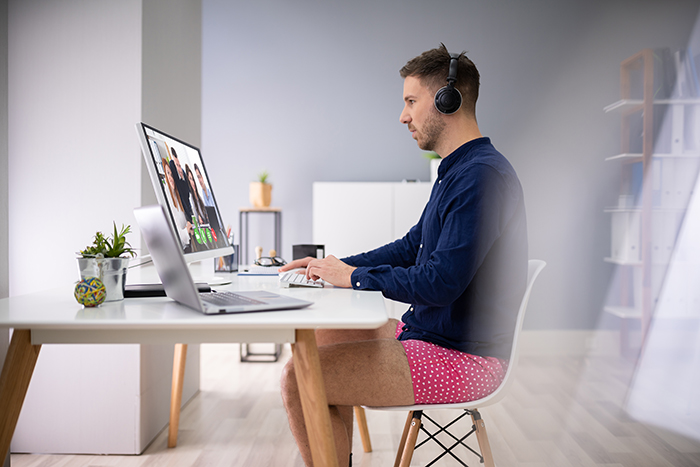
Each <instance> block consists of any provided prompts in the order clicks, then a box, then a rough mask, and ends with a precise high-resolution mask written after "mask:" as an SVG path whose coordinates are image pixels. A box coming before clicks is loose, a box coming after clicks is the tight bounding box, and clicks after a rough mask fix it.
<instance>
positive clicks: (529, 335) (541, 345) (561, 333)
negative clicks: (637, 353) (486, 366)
mask: <svg viewBox="0 0 700 467" xmlns="http://www.w3.org/2000/svg"><path fill="white" fill-rule="evenodd" d="M630 334H633V333H630ZM520 339H521V342H520V355H526V356H544V355H579V356H585V355H596V356H605V355H619V354H620V332H619V331H612V330H605V331H599V330H572V329H562V330H546V331H542V330H523V331H522V333H521V334H520Z"/></svg>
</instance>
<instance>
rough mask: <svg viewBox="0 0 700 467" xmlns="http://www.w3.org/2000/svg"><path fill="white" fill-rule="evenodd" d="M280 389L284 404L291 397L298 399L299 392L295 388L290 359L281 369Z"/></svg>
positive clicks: (292, 366) (292, 360)
mask: <svg viewBox="0 0 700 467" xmlns="http://www.w3.org/2000/svg"><path fill="white" fill-rule="evenodd" d="M280 388H281V390H282V398H283V399H284V402H285V404H286V403H287V401H288V400H289V399H290V398H292V397H298V394H299V390H298V387H297V377H296V373H295V372H294V359H293V358H290V359H289V361H288V362H287V364H286V365H284V368H283V369H282V375H281V377H280Z"/></svg>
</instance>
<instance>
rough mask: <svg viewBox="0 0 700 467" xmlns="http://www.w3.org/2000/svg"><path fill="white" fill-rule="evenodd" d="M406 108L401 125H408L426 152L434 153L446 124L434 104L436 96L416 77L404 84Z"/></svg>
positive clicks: (410, 77)
mask: <svg viewBox="0 0 700 467" xmlns="http://www.w3.org/2000/svg"><path fill="white" fill-rule="evenodd" d="M403 100H404V103H405V105H404V108H403V112H401V116H400V118H399V119H400V120H401V123H404V124H406V125H408V129H409V130H410V132H411V136H413V139H415V140H416V142H417V143H418V147H419V148H421V149H423V150H424V151H434V150H435V147H436V145H437V143H438V141H439V139H440V137H441V136H442V132H443V130H444V129H445V122H444V120H443V118H442V116H441V115H440V113H439V112H438V111H437V110H436V109H435V105H434V104H433V100H434V96H433V93H432V92H430V90H429V89H428V88H427V87H425V86H423V84H422V83H421V82H420V80H419V79H418V78H416V77H414V76H408V77H406V79H405V80H404V82H403Z"/></svg>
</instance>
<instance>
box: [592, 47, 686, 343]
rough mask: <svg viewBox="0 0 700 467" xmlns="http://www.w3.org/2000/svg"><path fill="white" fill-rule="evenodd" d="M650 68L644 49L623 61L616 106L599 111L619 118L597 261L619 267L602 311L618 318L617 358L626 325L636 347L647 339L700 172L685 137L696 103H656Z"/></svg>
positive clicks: (650, 60) (647, 51)
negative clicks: (606, 247)
mask: <svg viewBox="0 0 700 467" xmlns="http://www.w3.org/2000/svg"><path fill="white" fill-rule="evenodd" d="M656 60H657V63H656V65H658V64H659V63H658V57H657V58H656ZM654 61H655V57H654V52H653V51H652V50H651V49H645V50H642V51H641V52H639V53H637V54H635V55H633V56H632V57H630V58H628V59H626V60H624V61H623V62H622V64H621V65H620V93H621V100H619V101H617V102H615V103H613V104H610V105H609V106H607V107H605V108H604V111H605V112H615V113H620V114H621V118H622V125H621V133H622V134H621V136H622V144H621V152H620V154H617V155H613V156H610V157H608V158H606V159H605V160H606V161H608V162H614V163H619V164H622V167H621V168H622V170H621V173H622V177H621V183H620V193H619V194H620V196H619V198H618V200H617V206H612V207H609V208H607V209H605V212H607V213H610V215H611V216H612V222H611V224H612V232H611V254H610V256H609V257H607V258H605V259H604V261H606V262H609V263H613V264H616V265H618V266H619V268H620V275H619V281H618V284H617V286H618V289H619V290H617V300H616V301H614V303H610V304H608V305H607V306H605V307H604V311H605V312H607V313H610V314H612V315H614V316H617V317H619V318H621V329H620V346H621V352H622V353H628V352H629V350H630V345H629V324H630V323H631V322H632V321H638V322H640V323H641V342H642V343H643V342H644V340H645V338H646V335H647V332H648V329H649V323H650V321H651V319H652V316H653V314H654V308H655V306H656V302H657V301H658V296H659V291H660V285H661V282H662V279H663V276H664V274H665V271H666V267H667V266H668V262H669V260H670V257H671V254H672V252H673V247H674V243H675V235H676V234H677V232H678V228H679V226H680V223H681V221H682V219H683V215H684V213H685V208H686V207H687V203H688V200H689V198H690V196H691V194H692V189H693V186H694V181H695V177H696V175H697V171H698V167H699V166H700V164H699V162H700V157H698V156H699V155H700V141H696V140H695V135H696V134H699V133H700V132H698V131H687V130H695V129H696V128H697V125H698V123H700V112H699V110H700V99H697V98H689V99H686V98H679V99H676V98H666V96H662V98H658V99H655V93H656V92H658V91H659V90H660V89H661V85H660V84H659V85H656V86H655V84H654V78H655V76H654V72H655V63H654ZM658 72H659V68H658V67H657V73H658ZM640 78H641V79H640ZM635 83H636V84H639V83H641V94H642V98H641V99H639V98H638V96H633V93H634V92H637V93H639V90H640V89H639V88H636V89H633V87H634V84H635ZM656 97H659V96H656ZM655 113H656V115H655ZM655 117H656V120H655ZM691 125H692V128H691ZM689 135H690V136H689ZM640 143H641V144H640Z"/></svg>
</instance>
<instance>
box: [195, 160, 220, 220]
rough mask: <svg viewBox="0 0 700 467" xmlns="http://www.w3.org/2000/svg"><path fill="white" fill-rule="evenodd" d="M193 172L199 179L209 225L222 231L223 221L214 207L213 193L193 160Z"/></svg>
mask: <svg viewBox="0 0 700 467" xmlns="http://www.w3.org/2000/svg"><path fill="white" fill-rule="evenodd" d="M193 165H194V173H195V175H196V177H197V180H198V181H199V186H200V192H199V195H200V198H201V199H202V202H203V203H204V207H205V208H206V210H207V214H208V216H209V224H210V225H211V227H212V228H213V229H214V230H216V231H219V232H222V233H223V222H221V218H220V217H219V212H218V211H217V209H216V203H215V202H214V195H213V194H212V192H211V190H210V189H209V187H208V186H207V182H206V180H205V179H204V175H202V171H201V169H200V168H199V166H198V165H197V163H196V162H195V163H194V164H193Z"/></svg>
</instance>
